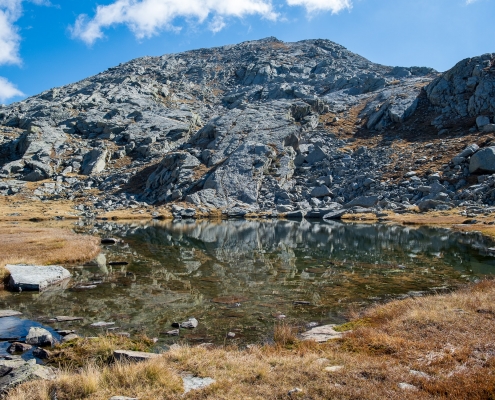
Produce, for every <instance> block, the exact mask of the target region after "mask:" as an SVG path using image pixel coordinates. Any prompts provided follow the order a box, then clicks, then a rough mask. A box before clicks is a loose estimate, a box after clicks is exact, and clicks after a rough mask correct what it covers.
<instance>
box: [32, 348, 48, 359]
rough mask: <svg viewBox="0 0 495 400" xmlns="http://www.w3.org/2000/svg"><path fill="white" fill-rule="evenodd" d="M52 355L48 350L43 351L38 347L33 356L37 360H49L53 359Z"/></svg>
mask: <svg viewBox="0 0 495 400" xmlns="http://www.w3.org/2000/svg"><path fill="white" fill-rule="evenodd" d="M51 355H52V353H51V352H50V351H48V350H46V349H42V348H41V347H38V348H37V349H34V350H33V356H35V357H36V358H39V359H40V360H48V359H49V358H50V357H51Z"/></svg>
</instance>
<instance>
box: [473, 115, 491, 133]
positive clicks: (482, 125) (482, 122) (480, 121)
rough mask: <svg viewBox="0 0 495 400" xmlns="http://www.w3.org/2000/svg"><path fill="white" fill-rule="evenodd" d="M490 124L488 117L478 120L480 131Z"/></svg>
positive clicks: (484, 116)
mask: <svg viewBox="0 0 495 400" xmlns="http://www.w3.org/2000/svg"><path fill="white" fill-rule="evenodd" d="M489 123H490V118H488V117H487V116H486V115H480V116H479V117H478V118H476V126H477V127H478V129H479V130H480V131H481V130H482V129H483V127H484V126H485V125H488V124H489Z"/></svg>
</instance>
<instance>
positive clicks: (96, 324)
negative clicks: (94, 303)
mask: <svg viewBox="0 0 495 400" xmlns="http://www.w3.org/2000/svg"><path fill="white" fill-rule="evenodd" d="M112 325H115V322H105V321H98V322H94V323H92V324H91V325H90V326H92V327H93V328H104V327H106V326H112Z"/></svg>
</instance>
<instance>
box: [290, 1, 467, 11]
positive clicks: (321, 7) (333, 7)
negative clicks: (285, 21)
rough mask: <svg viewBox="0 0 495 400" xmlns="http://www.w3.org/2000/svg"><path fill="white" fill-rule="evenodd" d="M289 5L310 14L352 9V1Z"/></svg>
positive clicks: (310, 2) (296, 2) (302, 2)
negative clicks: (300, 8)
mask: <svg viewBox="0 0 495 400" xmlns="http://www.w3.org/2000/svg"><path fill="white" fill-rule="evenodd" d="M468 1H473V0H468ZM287 4H288V5H289V6H303V7H305V8H306V10H307V11H308V12H309V13H314V12H317V11H331V12H332V14H336V13H338V12H339V11H342V10H344V9H350V8H352V1H351V0H287Z"/></svg>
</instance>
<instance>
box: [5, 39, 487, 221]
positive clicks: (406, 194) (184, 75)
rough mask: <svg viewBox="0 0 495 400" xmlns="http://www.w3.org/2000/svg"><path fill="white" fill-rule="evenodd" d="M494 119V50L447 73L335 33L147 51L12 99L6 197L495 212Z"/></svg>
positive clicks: (293, 211)
mask: <svg viewBox="0 0 495 400" xmlns="http://www.w3.org/2000/svg"><path fill="white" fill-rule="evenodd" d="M494 116H495V53H494V54H485V55H483V56H479V57H474V58H471V59H466V60H463V61H461V62H459V63H458V64H457V65H456V66H455V67H454V68H452V69H451V70H449V71H447V72H446V73H443V74H440V73H438V72H436V71H434V70H433V69H431V68H425V67H411V68H405V67H388V66H383V65H379V64H375V63H372V62H370V61H368V60H366V59H365V58H363V57H361V56H359V55H356V54H354V53H352V52H350V51H348V50H347V49H345V48H344V47H342V46H340V45H338V44H335V43H333V42H330V41H328V40H305V41H301V42H297V43H284V42H281V41H279V40H277V39H275V38H267V39H263V40H259V41H253V42H245V43H241V44H238V45H232V46H224V47H219V48H212V49H200V50H194V51H189V52H185V53H181V54H171V55H164V56H162V57H144V58H140V59H136V60H133V61H130V62H128V63H125V64H122V65H119V66H117V67H115V68H110V69H109V70H107V71H105V72H102V73H101V74H98V75H96V76H94V77H91V78H88V79H85V80H83V81H80V82H77V83H74V84H71V85H67V86H64V87H61V88H55V89H51V90H49V91H46V92H44V93H41V94H39V95H37V96H34V97H31V98H28V99H26V100H24V101H22V102H19V103H15V104H12V105H9V106H3V107H1V109H0V124H1V125H0V179H1V181H0V193H2V194H4V195H15V194H21V195H27V196H30V197H37V198H39V199H42V200H57V199H69V200H78V199H79V200H81V199H84V201H85V203H83V204H80V205H79V206H78V211H80V212H81V213H82V215H85V216H91V215H94V213H95V212H97V211H98V210H105V211H112V210H119V209H128V208H137V207H140V206H142V205H144V204H149V205H159V204H164V203H167V204H168V203H178V205H175V207H174V209H173V212H174V215H176V216H182V217H191V216H194V215H195V213H196V211H201V212H204V213H208V212H212V211H213V210H216V211H218V210H221V211H222V212H223V213H226V214H228V215H230V216H243V215H246V213H253V212H254V213H259V212H267V213H269V214H271V215H274V216H276V215H280V214H287V215H289V216H291V215H292V216H309V217H311V216H313V217H322V216H324V215H327V214H328V213H330V212H332V211H336V210H337V211H338V210H341V209H345V210H348V211H350V212H362V211H365V210H369V209H395V210H400V209H408V208H410V207H412V206H415V205H416V206H418V207H419V208H420V209H421V210H427V209H432V208H437V209H446V208H450V207H453V206H462V205H468V206H469V205H475V204H483V205H494V204H495V190H494V188H495V175H492V174H493V173H494V172H495V147H492V146H491V144H492V143H491V141H492V139H493V133H495V121H494ZM494 144H495V143H494ZM28 182H29V183H28ZM184 203H187V205H185V204H184Z"/></svg>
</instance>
